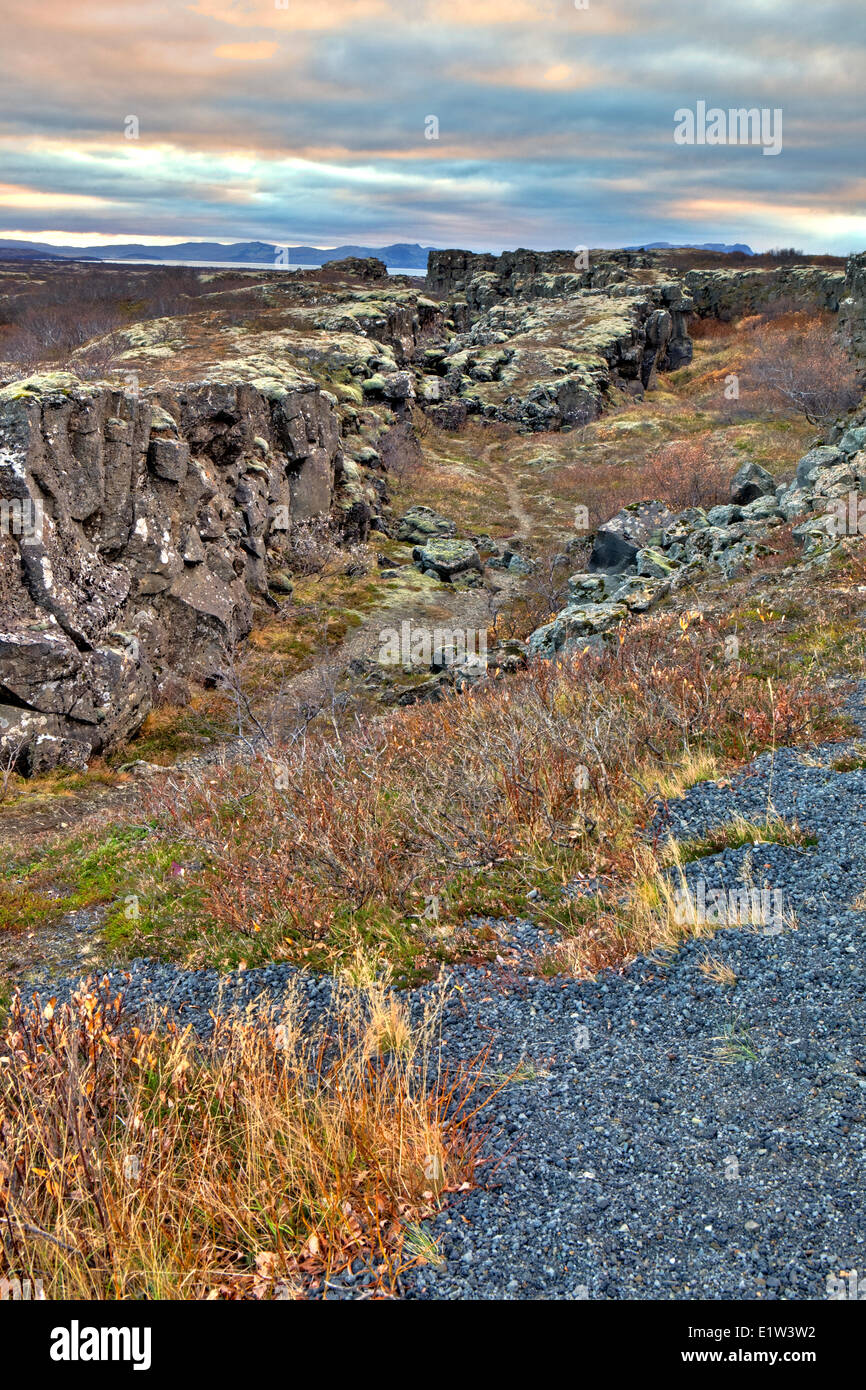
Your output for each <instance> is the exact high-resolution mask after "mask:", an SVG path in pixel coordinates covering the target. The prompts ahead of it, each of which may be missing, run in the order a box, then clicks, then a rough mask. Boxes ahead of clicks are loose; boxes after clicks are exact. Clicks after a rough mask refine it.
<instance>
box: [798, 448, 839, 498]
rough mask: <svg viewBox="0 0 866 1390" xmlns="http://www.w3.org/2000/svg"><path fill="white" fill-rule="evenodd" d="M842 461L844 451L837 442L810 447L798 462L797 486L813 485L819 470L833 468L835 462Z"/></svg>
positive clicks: (806, 486)
mask: <svg viewBox="0 0 866 1390" xmlns="http://www.w3.org/2000/svg"><path fill="white" fill-rule="evenodd" d="M842 461H843V459H842V451H841V450H840V449H837V448H836V446H835V444H819V445H818V447H817V448H816V449H810V450H809V452H808V453H807V454H804V455H803V457H802V458H801V459H800V461H799V463H798V464H797V472H796V474H795V479H796V482H797V486H798V487H801V488H808V487H811V485H812V483H813V481H814V478H815V476H816V475H817V474H818V473H819V472H821V471H822V470H824V469H827V468H833V467H834V466H835V464H837V463H842Z"/></svg>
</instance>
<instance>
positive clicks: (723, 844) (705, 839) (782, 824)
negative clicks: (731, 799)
mask: <svg viewBox="0 0 866 1390" xmlns="http://www.w3.org/2000/svg"><path fill="white" fill-rule="evenodd" d="M817 843H818V837H817V835H813V834H812V833H811V832H809V831H805V830H803V829H802V828H801V826H800V825H798V824H797V822H796V821H786V820H784V819H783V817H781V816H775V815H772V816H768V817H767V819H766V820H763V821H750V820H747V819H746V818H745V816H741V815H736V816H734V817H733V818H732V819H731V820H730V821H727V822H725V823H724V824H721V825H717V826H714V827H713V829H712V830H710V831H709V832H708V834H706V835H704V836H701V837H700V838H696V839H692V840H681V841H680V842H679V844H678V846H677V853H678V856H679V859H680V860H681V861H682V862H683V863H689V862H691V861H692V860H694V859H705V858H706V857H707V856H708V855H710V854H720V853H721V852H722V850H725V849H742V848H743V847H744V846H746V845H767V844H775V845H793V846H797V847H802V846H804V845H815V844H817Z"/></svg>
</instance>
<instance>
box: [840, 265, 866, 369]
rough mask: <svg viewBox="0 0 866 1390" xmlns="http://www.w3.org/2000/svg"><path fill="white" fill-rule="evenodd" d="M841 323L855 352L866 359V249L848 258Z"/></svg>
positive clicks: (841, 307) (841, 306)
mask: <svg viewBox="0 0 866 1390" xmlns="http://www.w3.org/2000/svg"><path fill="white" fill-rule="evenodd" d="M839 324H840V327H841V328H842V330H843V332H846V333H847V334H848V335H849V337H850V342H851V347H852V349H853V351H854V353H855V354H856V355H857V356H858V357H860V358H862V359H864V360H866V251H861V252H860V254H859V255H857V256H850V257H849V259H848V264H847V267H846V271H845V285H844V289H843V298H842V302H841V303H840V305H839Z"/></svg>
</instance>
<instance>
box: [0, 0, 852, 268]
mask: <svg viewBox="0 0 866 1390" xmlns="http://www.w3.org/2000/svg"><path fill="white" fill-rule="evenodd" d="M864 49H866V16H864V11H863V7H862V3H861V0H827V3H824V4H821V5H810V6H791V5H790V4H785V5H781V4H777V3H775V2H774V0H729V2H728V3H727V4H726V5H725V6H719V7H715V6H696V5H695V4H694V0H664V2H663V0H642V3H641V4H640V5H639V6H635V5H633V4H631V3H626V0H605V2H604V3H600V0H599V3H596V0H591V3H590V5H589V7H588V9H586V10H579V9H577V7H576V6H574V4H573V3H570V2H569V0H532V2H531V3H529V0H474V3H472V4H467V3H466V0H413V3H412V4H411V5H407V4H406V3H405V0H401V2H400V3H399V4H398V3H397V0H317V2H316V3H313V4H300V3H298V0H289V3H288V5H287V7H286V8H285V9H284V8H280V7H279V6H278V5H277V3H275V0H195V3H193V4H192V5H180V6H178V5H177V4H176V3H174V0H76V4H75V5H69V4H68V3H60V0H44V3H42V4H40V5H39V6H33V5H32V3H30V0H6V8H5V12H4V44H3V49H2V52H0V90H2V92H3V99H2V102H0V185H3V187H4V188H5V189H6V190H7V191H6V196H5V201H4V198H3V195H2V194H0V229H2V230H6V231H7V232H8V233H9V234H11V232H12V230H13V224H14V229H15V230H18V231H21V230H22V229H21V223H22V221H23V222H24V234H26V232H27V231H28V230H29V231H31V232H39V233H44V232H45V231H46V229H47V228H48V227H49V226H50V227H52V228H55V229H56V228H57V224H58V222H59V223H60V228H59V233H58V239H64V237H71V236H72V235H73V234H74V235H82V236H87V235H92V236H112V235H117V236H120V237H122V238H124V239H134V238H137V237H144V236H148V237H155V238H156V239H159V237H160V236H164V237H165V238H171V237H177V238H180V239H183V238H184V237H195V236H202V237H216V238H221V239H223V240H231V239H246V238H248V237H258V238H261V239H263V240H268V239H270V240H280V241H318V242H320V243H321V244H328V245H333V244H335V243H336V242H339V241H344V240H346V241H348V240H365V241H370V242H372V243H373V244H375V243H377V242H385V241H389V240H405V239H412V240H415V239H417V240H420V241H436V242H438V243H439V244H452V245H459V244H463V245H468V246H476V247H487V246H489V247H491V249H498V248H500V247H503V246H514V245H518V244H521V243H522V244H527V243H528V244H532V245H536V246H539V247H543V246H548V247H551V246H564V247H567V246H572V245H576V244H593V245H602V244H608V245H612V244H616V242H619V243H622V242H637V241H640V240H644V239H653V240H656V239H658V240H671V241H686V240H696V239H697V240H716V239H725V240H741V239H749V240H752V241H753V242H754V243H755V244H758V245H767V244H778V243H780V242H792V241H795V242H796V243H797V244H799V245H803V246H804V247H806V248H807V249H810V250H827V249H831V250H835V251H840V252H841V251H847V250H851V249H859V247H860V246H861V245H862V243H863V240H864V237H863V231H862V211H861V210H862V207H863V197H862V194H863V189H862V185H861V184H860V183H859V182H858V179H857V177H856V172H857V170H859V168H860V167H861V164H862V149H863V146H864V143H866V141H864V137H866V116H864V110H863V103H862V95H861V86H862V82H861V74H862V71H863V69H864V61H863V60H864ZM699 99H700V100H705V101H706V102H707V104H708V105H709V106H720V107H722V108H724V109H727V108H729V107H732V106H752V105H758V106H765V105H766V106H770V107H782V109H783V112H784V137H785V138H784V149H783V151H782V153H781V155H779V156H778V158H775V159H764V158H762V157H761V154H760V151H759V150H755V149H743V148H736V147H727V148H715V149H711V148H707V147H702V148H698V147H683V146H676V145H675V144H674V142H673V126H674V112H675V111H676V110H677V109H678V108H680V107H683V106H689V107H694V104H695V103H696V101H698V100H699ZM130 114H133V115H136V116H137V117H138V120H139V124H140V138H139V139H138V140H127V139H125V136H124V123H125V120H126V117H127V116H128V115H130ZM431 114H434V115H436V116H437V118H438V121H439V139H438V140H428V139H426V138H425V122H426V118H427V117H428V116H429V115H431ZM746 233H748V236H747V235H746Z"/></svg>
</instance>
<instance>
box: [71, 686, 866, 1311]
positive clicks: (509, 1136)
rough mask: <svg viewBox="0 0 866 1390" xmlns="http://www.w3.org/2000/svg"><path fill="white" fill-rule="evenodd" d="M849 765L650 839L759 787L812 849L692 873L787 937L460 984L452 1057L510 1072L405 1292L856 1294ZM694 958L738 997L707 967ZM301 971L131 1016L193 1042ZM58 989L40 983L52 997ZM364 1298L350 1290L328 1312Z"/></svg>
mask: <svg viewBox="0 0 866 1390" xmlns="http://www.w3.org/2000/svg"><path fill="white" fill-rule="evenodd" d="M862 699H863V692H862V691H861V692H860V693H859V695H858V700H857V703H856V707H855V706H852V712H853V713H854V714H855V717H857V718H858V721H859V722H860V723H861V727H866V718H864V711H863V704H862ZM845 747H846V745H843V746H840V745H838V744H835V745H832V746H827V747H825V748H822V749H818V750H812V752H810V753H809V754H808V755H807V754H804V753H802V752H800V751H795V750H787V749H786V750H781V751H779V752H777V754H776V756H775V758H774V759H772V758H770V757H769V756H764V757H761V758H759V759H757V760H755V762H754V763H752V764H751V765H750V766H749V767H748V768H747V769H745V770H744V771H743V772H742V773H741V774H738V775H737V776H736V777H734V778H733V781H732V785H731V786H730V787H719V786H716V785H715V784H701V785H699V786H698V787H696V788H694V789H693V790H692V791H690V792H689V793H688V794H687V796H686V797H685V799H684V800H682V801H679V802H675V803H672V804H671V805H670V807H669V808H668V813H667V816H666V827H667V828H669V829H670V830H671V831H672V832H673V833H674V834H676V835H677V836H679V837H685V836H696V835H700V834H702V833H705V832H706V831H707V830H709V829H710V828H711V827H712V826H713V825H714V824H717V823H718V822H720V821H724V820H727V819H729V818H730V817H731V815H732V814H734V812H736V811H739V812H741V813H742V814H743V815H745V816H747V817H748V818H750V819H762V818H763V817H764V816H765V815H766V811H767V805H768V792H769V794H770V796H771V800H772V807H773V809H774V810H775V811H776V812H777V813H778V814H779V815H781V816H783V817H785V818H786V819H792V818H794V817H796V818H797V819H798V820H799V821H800V823H801V824H802V825H803V826H804V828H806V829H808V830H809V831H811V832H813V833H814V834H815V835H816V836H817V837H818V843H817V844H816V845H815V846H813V847H809V848H803V849H795V848H789V847H783V846H780V845H775V844H773V845H760V846H756V847H753V848H750V849H746V850H737V851H730V850H729V851H725V852H724V853H722V854H718V855H714V856H711V857H710V858H708V859H704V860H700V861H697V862H696V863H693V864H690V865H689V866H688V880H689V883H690V885H691V886H692V887H693V888H694V889H695V890H696V889H697V884H698V880H699V879H700V878H703V879H704V881H705V883H706V884H707V885H708V886H709V888H724V889H726V890H730V889H735V888H738V887H741V886H742V883H743V875H744V874H746V876H747V877H749V878H750V880H751V881H752V882H753V883H755V884H756V885H757V886H759V887H760V886H767V887H769V888H771V889H776V890H779V891H781V893H782V894H783V898H784V904H785V910H786V913H791V912H793V913H795V914H796V928H795V929H793V930H792V929H790V927H786V928H785V929H784V930H782V931H781V932H774V931H767V930H765V929H761V928H760V927H750V926H740V927H728V928H725V929H722V930H720V931H718V932H717V933H716V935H715V936H714V937H713V939H712V940H711V941H706V940H705V941H696V940H693V941H690V942H689V943H688V944H687V945H685V946H684V947H683V948H682V949H681V950H680V951H679V952H678V953H677V954H676V955H674V956H671V957H667V958H659V959H656V960H647V959H642V960H639V961H637V962H636V963H635V964H634V965H633V966H631V967H630V968H628V969H627V970H626V971H624V972H622V973H614V972H608V973H606V974H605V975H604V976H601V977H599V979H598V980H597V981H595V982H594V983H590V984H578V983H576V982H574V981H568V980H566V981H563V980H554V981H552V982H551V981H544V980H540V979H537V978H535V977H533V976H532V975H531V973H529V972H528V968H527V970H526V971H524V972H521V971H520V970H516V969H515V967H514V964H513V963H508V964H504V965H501V966H494V967H484V968H479V967H461V968H459V969H458V970H456V971H454V972H453V974H454V983H455V984H456V985H457V986H459V988H458V990H457V992H456V993H455V994H454V996H453V998H452V1002H451V1003H450V1004H449V1006H448V1009H447V1012H446V1017H445V1021H444V1026H443V1039H444V1043H445V1055H446V1057H447V1058H449V1059H450V1060H451V1061H452V1062H453V1061H455V1060H457V1059H459V1058H466V1059H469V1058H472V1057H473V1056H475V1055H477V1053H478V1052H479V1051H480V1050H481V1049H482V1048H485V1047H489V1048H490V1049H491V1051H490V1060H489V1067H490V1070H491V1074H492V1075H493V1074H494V1073H509V1072H511V1071H512V1069H514V1068H515V1067H517V1066H519V1067H520V1072H519V1076H518V1079H515V1080H514V1081H513V1082H511V1083H510V1084H509V1085H508V1086H506V1088H505V1089H504V1090H503V1091H502V1092H501V1093H500V1094H499V1095H498V1096H496V1098H495V1099H494V1101H493V1102H492V1105H491V1107H490V1110H489V1111H488V1119H489V1122H490V1125H491V1130H490V1133H489V1135H488V1138H487V1150H486V1152H487V1155H488V1157H489V1159H490V1165H489V1167H485V1168H484V1169H483V1170H482V1181H483V1182H484V1183H485V1184H486V1185H485V1186H482V1187H480V1188H477V1189H475V1190H474V1191H472V1192H470V1193H467V1194H466V1195H465V1196H462V1197H457V1198H455V1199H454V1200H453V1201H452V1202H451V1204H450V1205H449V1207H448V1208H447V1209H446V1210H445V1211H443V1213H442V1214H441V1216H440V1217H438V1218H437V1220H436V1221H435V1222H433V1223H431V1225H430V1228H429V1231H430V1234H431V1235H433V1236H434V1238H435V1239H436V1241H437V1242H438V1245H439V1249H440V1252H441V1255H442V1257H443V1263H442V1264H441V1265H439V1266H434V1265H425V1266H422V1267H421V1268H419V1269H418V1270H416V1271H414V1272H413V1273H411V1274H410V1275H409V1276H408V1278H407V1279H406V1281H405V1287H404V1293H405V1296H407V1297H409V1298H422V1299H423V1298H427V1299H429V1298H436V1299H468V1298H471V1299H475V1298H479V1299H530V1298H531V1299H537V1298H552V1299H575V1298H578V1299H584V1298H589V1299H606V1300H609V1299H656V1298H663V1299H698V1300H704V1299H706V1300H713V1299H791V1298H798V1299H799V1298H815V1299H824V1298H826V1297H827V1276H828V1274H831V1273H832V1274H834V1275H838V1274H839V1272H840V1271H842V1270H845V1271H850V1270H852V1269H856V1270H858V1271H859V1277H860V1278H863V1277H864V1276H866V1215H864V1213H863V1203H862V1192H863V1173H864V1158H866V1038H864V1018H866V1008H864V983H863V965H862V957H863V938H864V927H866V913H864V912H862V911H859V910H856V909H855V908H853V907H852V902H853V900H854V899H855V898H856V897H857V896H858V895H859V894H861V893H862V892H863V891H864V889H866V847H864V838H863V834H862V832H863V828H864V825H866V771H856V772H851V773H840V772H836V771H834V770H833V769H832V767H831V766H830V764H831V762H832V761H833V760H834V759H836V758H838V757H839V755H840V753H841V752H843V751H844V749H845ZM497 925H498V927H499V929H500V930H501V931H502V933H503V937H505V938H508V939H510V942H511V946H512V949H514V950H516V951H517V952H518V953H519V952H520V951H521V950H523V951H524V953H525V955H526V956H529V955H531V952H532V951H533V950H534V949H535V948H536V947H537V945H538V933H537V931H536V930H535V929H534V928H532V926H531V924H529V923H521V922H515V923H508V924H506V923H499V924H497ZM506 954H507V952H506ZM708 955H712V956H713V957H715V958H717V959H719V960H721V961H722V962H724V963H725V964H726V965H727V966H728V967H730V969H731V970H732V971H733V972H734V974H735V975H736V985H735V986H731V985H730V984H725V983H717V982H715V981H714V980H713V979H711V978H709V977H708V976H707V975H706V974H704V973H703V972H702V971H701V970H700V968H699V967H700V964H701V962H702V961H704V960H705V959H706V957H707V956H708ZM296 975H297V972H296V971H295V970H294V969H293V968H292V967H291V966H288V965H275V966H271V967H269V968H267V969H262V970H250V971H247V972H244V973H243V974H241V975H234V976H229V977H225V976H223V977H220V976H218V975H217V973H216V972H214V971H197V972H190V971H183V970H179V969H177V968H176V967H173V966H169V965H161V964H155V963H153V962H145V961H139V962H135V963H134V965H133V966H132V968H131V971H130V977H131V978H130V981H129V984H128V986H127V990H126V998H127V1007H128V1008H129V1009H131V1010H132V1011H136V1010H142V1009H146V1008H147V1007H149V1006H151V1005H153V1004H157V1005H163V1004H168V1005H170V1006H171V1007H172V1008H173V1009H175V1010H176V1011H177V1012H178V1013H179V1015H180V1017H181V1018H182V1019H185V1020H187V1021H191V1022H193V1023H195V1024H196V1026H197V1027H200V1028H201V1029H202V1030H203V1031H206V1030H207V1028H208V1027H209V1014H208V1011H209V1010H211V1009H214V1008H216V1007H218V1006H221V1007H223V1008H225V1007H231V1006H234V1005H240V1006H244V1005H246V1004H248V1003H249V1002H250V1001H251V1000H253V999H255V998H257V997H258V996H260V995H261V994H262V992H263V991H264V992H266V993H267V994H268V995H269V996H270V997H275V998H279V995H280V993H281V992H282V991H283V990H284V989H285V987H286V983H287V981H288V980H289V979H290V978H291V977H294V976H296ZM116 978H117V979H118V982H119V980H120V977H119V976H118V977H116ZM68 988H69V984H68V983H67V984H63V983H62V982H58V981H56V980H55V981H52V984H51V990H52V993H55V994H58V995H59V996H60V997H61V998H62V997H64V995H65V993H66V992H67V990H68ZM303 988H304V989H305V990H306V992H307V997H308V999H309V1002H310V1006H311V1009H312V1011H313V1013H314V1014H315V1013H318V1012H320V1011H321V1010H322V1009H323V1008H325V1007H326V1006H327V1003H328V999H329V997H330V988H331V987H330V984H329V982H328V981H327V980H316V979H312V978H310V977H308V976H304V977H303ZM424 993H425V991H424V990H422V991H418V992H417V995H416V1001H415V1002H416V1005H417V1006H419V1007H420V1003H421V1001H422V999H423V997H424ZM363 1283H364V1276H363V1274H361V1275H360V1277H357V1272H356V1274H350V1275H349V1277H348V1278H345V1279H343V1280H337V1281H336V1282H335V1286H334V1288H333V1289H332V1291H331V1296H333V1294H334V1293H337V1294H338V1295H339V1294H340V1293H341V1292H342V1294H343V1296H348V1297H353V1296H357V1295H358V1292H359V1291H360V1289H361V1288H362V1286H363Z"/></svg>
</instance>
